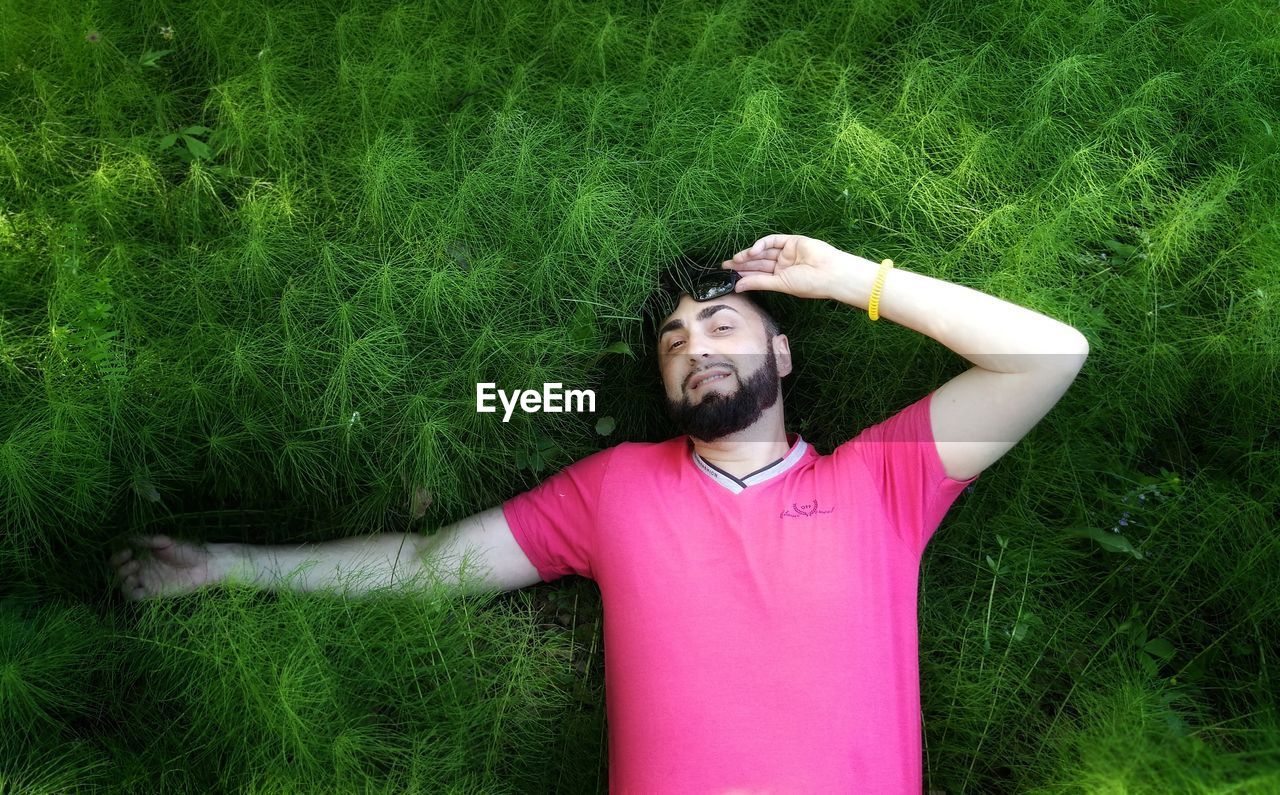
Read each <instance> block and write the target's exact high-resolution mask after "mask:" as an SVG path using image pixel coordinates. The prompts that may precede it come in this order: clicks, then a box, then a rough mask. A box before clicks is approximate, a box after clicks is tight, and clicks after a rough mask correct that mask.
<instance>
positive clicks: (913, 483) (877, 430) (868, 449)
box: [834, 392, 981, 556]
mask: <svg viewBox="0 0 1280 795" xmlns="http://www.w3.org/2000/svg"><path fill="white" fill-rule="evenodd" d="M933 394H934V393H933V392H930V393H929V394H927V395H925V396H924V397H923V398H921V399H920V400H917V401H916V402H915V403H912V404H911V405H909V406H907V407H906V408H904V409H902V410H901V411H899V412H898V413H897V414H894V415H893V416H892V417H889V418H888V419H886V420H884V421H882V422H880V423H877V424H875V425H872V426H870V427H869V428H866V429H864V430H863V431H862V432H861V433H859V434H858V435H857V436H855V437H854V438H853V439H850V440H849V441H847V442H845V443H844V444H842V445H840V446H839V447H837V448H836V450H835V453H834V454H835V455H836V456H837V457H838V458H839V459H842V461H843V463H842V464H841V465H842V466H845V467H848V466H851V465H852V466H857V463H856V461H861V463H862V464H863V465H864V466H865V467H866V469H867V471H868V472H869V473H870V477H871V482H872V484H873V486H874V487H875V488H876V489H877V490H878V491H879V492H880V499H881V504H882V505H883V507H884V511H885V513H886V514H887V515H888V517H889V521H890V523H891V524H892V525H893V529H894V531H895V532H896V533H897V534H898V536H899V537H900V538H902V540H903V541H905V542H906V543H907V545H908V546H910V547H911V549H912V550H913V551H914V552H915V553H916V555H917V556H919V555H921V554H923V553H924V548H925V545H926V544H928V543H929V539H930V538H932V537H933V533H934V531H935V530H937V529H938V525H940V524H941V523H942V518H943V517H944V516H945V515H946V513H947V510H948V509H950V507H951V505H952V503H954V502H955V500H956V498H957V497H959V496H960V493H961V492H962V491H964V488H965V487H966V486H968V485H969V484H970V483H973V482H974V481H975V480H977V479H978V477H979V475H980V474H981V473H979V475H974V476H973V477H971V478H967V479H965V480H956V479H954V478H951V477H948V476H947V474H946V470H945V469H944V468H943V466H942V459H941V458H940V457H939V456H938V447H937V444H936V443H935V441H934V436H933V423H932V421H931V420H930V418H929V404H930V402H931V401H932V399H933ZM855 459H856V461H855Z"/></svg>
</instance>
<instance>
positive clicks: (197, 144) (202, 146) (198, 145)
mask: <svg viewBox="0 0 1280 795" xmlns="http://www.w3.org/2000/svg"><path fill="white" fill-rule="evenodd" d="M182 140H184V141H186V142H187V148H188V149H190V150H191V154H193V155H195V156H196V157H210V156H212V155H213V150H212V149H210V148H209V145H208V144H206V143H205V142H204V141H201V140H200V139H198V138H192V137H191V136H190V135H184V136H182Z"/></svg>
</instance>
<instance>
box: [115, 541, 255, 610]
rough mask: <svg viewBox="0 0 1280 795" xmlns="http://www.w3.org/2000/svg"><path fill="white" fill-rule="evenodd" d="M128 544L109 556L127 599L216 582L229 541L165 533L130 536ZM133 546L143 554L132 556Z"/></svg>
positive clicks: (221, 573)
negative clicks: (194, 539)
mask: <svg viewBox="0 0 1280 795" xmlns="http://www.w3.org/2000/svg"><path fill="white" fill-rule="evenodd" d="M129 543H130V544H131V546H130V547H126V548H125V549H121V550H117V551H116V552H115V553H114V554H113V555H112V556H111V565H112V566H114V567H115V569H116V575H117V577H118V580H119V584H120V592H121V593H122V594H123V595H124V598H125V599H128V600H129V601H138V600H141V599H154V598H157V597H163V596H179V595H181V594H185V593H190V592H192V591H195V590H198V589H200V588H203V587H204V586H206V585H212V584H215V583H217V582H219V581H220V580H221V579H222V578H223V577H224V576H225V574H226V570H227V566H228V565H229V561H228V560H227V554H228V553H229V551H230V546H231V545H229V544H204V543H197V542H192V541H184V540H182V539H180V538H171V537H169V536H166V535H152V536H133V537H131V538H130V539H129ZM133 547H137V548H138V549H139V550H140V551H142V552H143V554H140V555H138V556H137V557H135V555H134V549H133ZM147 552H149V553H150V554H145V553H147Z"/></svg>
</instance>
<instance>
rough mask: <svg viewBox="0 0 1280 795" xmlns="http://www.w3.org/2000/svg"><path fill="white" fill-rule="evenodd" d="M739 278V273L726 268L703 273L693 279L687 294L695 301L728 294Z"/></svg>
mask: <svg viewBox="0 0 1280 795" xmlns="http://www.w3.org/2000/svg"><path fill="white" fill-rule="evenodd" d="M741 278H742V274H741V273H738V272H737V271H735V270H729V269H727V268H726V269H722V270H718V271H713V272H711V273H706V274H703V275H701V276H699V277H697V278H696V279H694V282H693V287H692V289H691V290H690V291H689V296H690V297H691V298H693V300H695V301H698V302H702V301H710V300H711V299H713V298H719V297H720V296H722V295H728V294H729V293H731V292H733V288H734V287H735V286H736V285H737V284H738V280H739V279H741Z"/></svg>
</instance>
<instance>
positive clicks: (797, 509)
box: [778, 500, 835, 519]
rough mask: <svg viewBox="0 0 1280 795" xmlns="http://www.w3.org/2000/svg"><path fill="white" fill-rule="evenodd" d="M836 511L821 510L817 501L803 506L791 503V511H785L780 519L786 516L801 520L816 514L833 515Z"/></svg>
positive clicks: (829, 509) (779, 515) (779, 516)
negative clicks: (803, 517) (802, 517)
mask: <svg viewBox="0 0 1280 795" xmlns="http://www.w3.org/2000/svg"><path fill="white" fill-rule="evenodd" d="M834 510H835V508H819V507H818V501H817V500H814V501H813V502H806V503H803V504H796V503H794V502H793V503H791V510H786V509H783V511H782V513H780V514H778V518H779V519H781V518H782V517H784V516H793V517H796V518H799V517H801V516H813V515H814V514H815V513H831V512H832V511H834Z"/></svg>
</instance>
